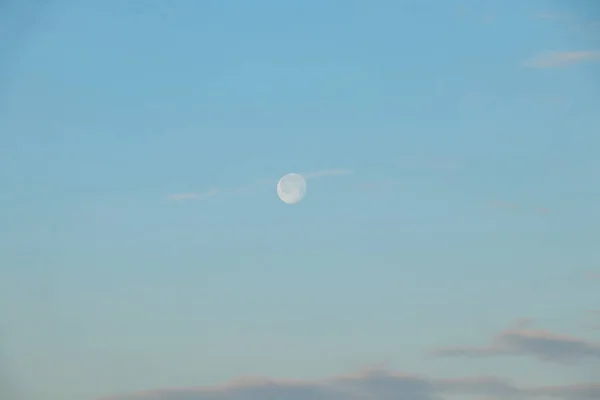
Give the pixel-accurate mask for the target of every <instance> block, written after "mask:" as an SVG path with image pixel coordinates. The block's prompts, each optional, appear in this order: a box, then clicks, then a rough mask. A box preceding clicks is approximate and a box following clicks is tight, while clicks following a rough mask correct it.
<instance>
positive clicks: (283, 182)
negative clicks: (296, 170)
mask: <svg viewBox="0 0 600 400" xmlns="http://www.w3.org/2000/svg"><path fill="white" fill-rule="evenodd" d="M305 194H306V181H305V180H304V178H303V177H302V175H300V174H287V175H284V176H282V177H281V179H280V180H279V182H277V196H279V198H280V199H281V201H283V202H284V203H286V204H296V203H298V202H299V201H300V200H302V198H303V197H304V195H305Z"/></svg>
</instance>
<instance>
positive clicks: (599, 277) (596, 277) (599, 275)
mask: <svg viewBox="0 0 600 400" xmlns="http://www.w3.org/2000/svg"><path fill="white" fill-rule="evenodd" d="M587 276H588V278H589V280H591V281H600V272H594V271H589V272H588V274H587Z"/></svg>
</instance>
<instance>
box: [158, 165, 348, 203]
mask: <svg viewBox="0 0 600 400" xmlns="http://www.w3.org/2000/svg"><path fill="white" fill-rule="evenodd" d="M351 173H352V171H350V170H348V169H341V168H338V169H326V170H322V171H316V172H309V173H304V174H300V175H302V176H303V177H304V179H307V180H308V179H316V178H325V177H336V176H344V175H349V174H351ZM273 183H277V181H276V180H272V179H263V180H260V181H258V182H257V183H256V184H254V185H246V186H241V187H238V188H236V189H233V190H226V191H225V190H222V189H218V188H213V189H210V190H208V191H206V192H199V193H196V192H189V193H173V194H170V195H168V196H167V198H168V199H169V200H172V201H191V200H196V201H198V200H206V199H208V198H209V197H213V196H216V195H217V194H222V193H225V192H233V193H237V194H245V193H248V192H250V191H251V190H252V188H253V187H256V186H262V185H265V184H273Z"/></svg>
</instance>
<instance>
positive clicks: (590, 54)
mask: <svg viewBox="0 0 600 400" xmlns="http://www.w3.org/2000/svg"><path fill="white" fill-rule="evenodd" d="M595 60H600V51H563V52H547V53H543V54H540V55H538V56H536V57H534V58H532V59H530V60H528V61H526V62H525V63H524V66H526V67H529V68H557V67H567V66H569V65H574V64H578V63H581V62H584V61H595Z"/></svg>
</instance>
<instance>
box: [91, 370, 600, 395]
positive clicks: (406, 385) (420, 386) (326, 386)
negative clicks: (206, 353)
mask: <svg viewBox="0 0 600 400" xmlns="http://www.w3.org/2000/svg"><path fill="white" fill-rule="evenodd" d="M455 395H459V396H478V397H481V396H484V397H492V398H497V399H514V398H516V397H520V396H535V397H543V396H545V397H546V398H552V399H554V398H557V399H558V398H560V399H563V400H566V399H568V400H588V399H590V400H591V399H596V398H598V396H600V384H594V383H581V384H573V385H564V386H542V387H530V388H527V387H520V386H517V385H515V384H514V383H512V382H509V381H506V380H503V379H499V378H495V377H486V376H479V377H466V378H454V379H435V378H431V377H427V376H422V375H415V374H407V373H402V372H393V371H388V370H366V371H362V372H359V373H357V374H351V375H342V376H333V377H330V378H325V379H315V380H292V379H273V378H254V379H243V380H237V381H232V382H229V383H227V384H224V385H220V386H212V387H196V388H175V389H158V390H151V391H147V392H140V393H133V394H129V395H121V396H113V397H106V398H103V399H100V400H134V399H136V400H184V399H185V400H209V399H210V400H216V399H219V400H264V399H290V400H291V399H293V400H389V399H394V400H440V399H444V398H445V397H444V396H455Z"/></svg>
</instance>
